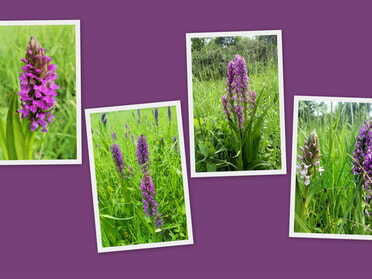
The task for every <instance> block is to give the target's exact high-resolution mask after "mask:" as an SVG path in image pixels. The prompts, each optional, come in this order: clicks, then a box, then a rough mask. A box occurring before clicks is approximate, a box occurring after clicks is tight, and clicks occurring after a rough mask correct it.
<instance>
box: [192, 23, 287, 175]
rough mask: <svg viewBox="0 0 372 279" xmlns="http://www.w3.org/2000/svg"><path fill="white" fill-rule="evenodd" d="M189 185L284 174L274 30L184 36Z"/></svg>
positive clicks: (278, 38) (278, 44)
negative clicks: (202, 180)
mask: <svg viewBox="0 0 372 279" xmlns="http://www.w3.org/2000/svg"><path fill="white" fill-rule="evenodd" d="M186 58H187V86H188V101H189V104H188V107H189V133H190V168H191V177H217V176H246V175H247V176H248V175H275V174H286V172H287V171H286V156H285V153H286V151H285V127H284V85H283V59H282V32H281V30H266V31H238V32H208V33H186Z"/></svg>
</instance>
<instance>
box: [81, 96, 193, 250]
mask: <svg viewBox="0 0 372 279" xmlns="http://www.w3.org/2000/svg"><path fill="white" fill-rule="evenodd" d="M85 113H86V121H87V132H88V147H89V159H90V169H91V178H92V191H93V204H94V213H95V221H96V233H97V246H98V252H112V251H121V250H133V249H143V248H154V247H165V246H176V245H186V244H193V236H192V225H191V213H190V202H189V193H188V183H187V172H186V164H185V151H184V142H183V132H182V131H183V130H182V122H181V107H180V102H179V101H175V102H163V103H151V104H141V105H130V106H119V107H109V108H97V109H86V110H85Z"/></svg>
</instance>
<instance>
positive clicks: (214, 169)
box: [207, 163, 216, 172]
mask: <svg viewBox="0 0 372 279" xmlns="http://www.w3.org/2000/svg"><path fill="white" fill-rule="evenodd" d="M207 171H212V172H214V171H216V165H212V164H210V163H207Z"/></svg>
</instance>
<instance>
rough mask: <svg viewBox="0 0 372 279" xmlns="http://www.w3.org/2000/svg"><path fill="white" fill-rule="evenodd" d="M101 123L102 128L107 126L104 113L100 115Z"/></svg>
mask: <svg viewBox="0 0 372 279" xmlns="http://www.w3.org/2000/svg"><path fill="white" fill-rule="evenodd" d="M101 123H102V124H103V126H105V127H106V124H107V118H106V112H104V113H102V114H101Z"/></svg>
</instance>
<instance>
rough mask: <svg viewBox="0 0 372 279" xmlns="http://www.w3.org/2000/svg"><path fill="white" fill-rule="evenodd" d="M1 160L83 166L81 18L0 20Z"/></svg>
mask: <svg viewBox="0 0 372 279" xmlns="http://www.w3.org/2000/svg"><path fill="white" fill-rule="evenodd" d="M0 42H1V44H0V97H1V98H0V100H1V101H0V164H1V165H21V164H81V108H80V103H81V101H80V96H81V92H80V21H78V20H66V21H63V20H62V21H0Z"/></svg>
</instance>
